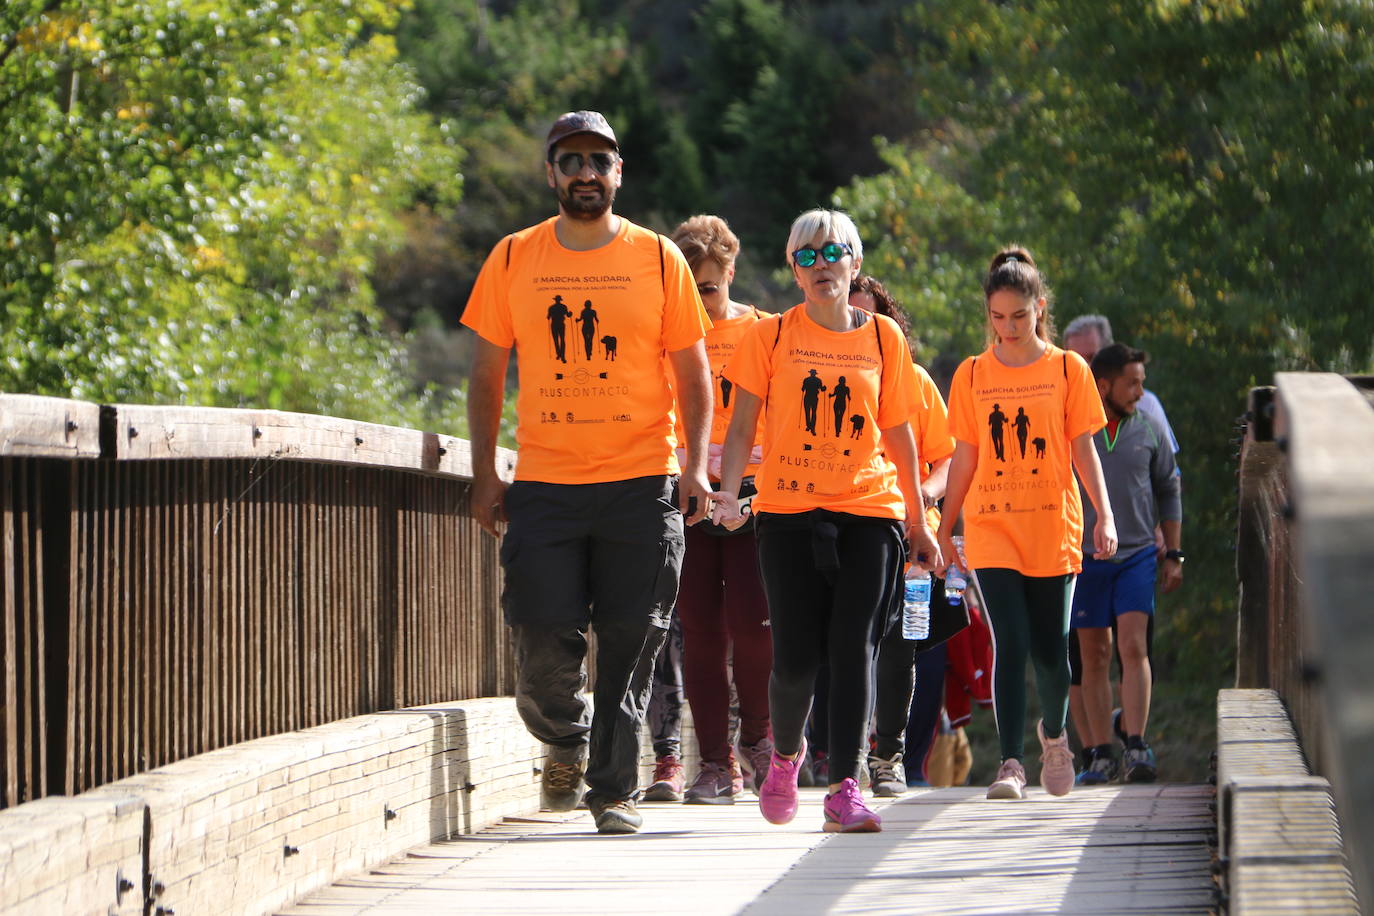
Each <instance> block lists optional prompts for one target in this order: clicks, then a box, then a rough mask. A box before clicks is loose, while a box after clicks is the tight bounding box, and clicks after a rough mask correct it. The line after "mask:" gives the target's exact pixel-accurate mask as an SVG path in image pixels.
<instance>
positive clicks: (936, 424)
mask: <svg viewBox="0 0 1374 916" xmlns="http://www.w3.org/2000/svg"><path fill="white" fill-rule="evenodd" d="M915 372H916V383H917V385H918V386H919V387H920V391H921V406H920V409H919V410H918V411H917V412H916V415H915V416H913V417H912V426H913V427H914V428H915V431H916V443H917V445H918V446H919V448H920V451H921V460H922V461H924V462H926V463H928V464H934V463H935V462H937V461H940V460H942V459H945V458H948V457H949V456H950V455H953V454H954V437H952V436H951V435H950V433H949V411H948V409H946V407H945V399H944V398H942V397H940V389H939V388H937V387H935V380H934V379H933V378H931V377H930V373H929V372H927V371H926V370H925V369H923V368H921V367H920V366H916V367H915Z"/></svg>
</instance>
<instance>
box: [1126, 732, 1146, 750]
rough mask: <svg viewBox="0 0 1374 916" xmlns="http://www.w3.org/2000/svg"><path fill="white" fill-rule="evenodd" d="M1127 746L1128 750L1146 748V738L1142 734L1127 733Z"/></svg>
mask: <svg viewBox="0 0 1374 916" xmlns="http://www.w3.org/2000/svg"><path fill="white" fill-rule="evenodd" d="M1126 748H1127V749H1128V750H1137V751H1143V750H1145V739H1144V738H1143V737H1141V736H1140V735H1127V736H1126Z"/></svg>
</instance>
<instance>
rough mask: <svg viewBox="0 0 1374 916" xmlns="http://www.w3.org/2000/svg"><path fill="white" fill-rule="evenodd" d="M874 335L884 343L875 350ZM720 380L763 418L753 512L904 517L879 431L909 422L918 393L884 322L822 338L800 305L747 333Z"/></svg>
mask: <svg viewBox="0 0 1374 916" xmlns="http://www.w3.org/2000/svg"><path fill="white" fill-rule="evenodd" d="M779 322H781V329H779ZM875 329H876V331H877V332H878V333H881V334H882V335H883V336H882V347H881V349H879V346H878V339H877V334H876V333H875ZM725 374H726V376H728V377H729V379H730V381H732V382H733V383H734V384H735V385H737V386H738V387H740V388H743V389H744V390H745V391H748V392H750V393H751V394H755V395H757V396H759V397H761V398H763V399H764V403H765V407H766V409H767V416H766V418H765V420H764V434H763V463H762V464H761V465H760V467H759V470H758V473H757V474H756V475H755V477H754V481H755V484H756V485H757V487H758V490H759V494H758V496H756V497H754V511H755V512H778V513H796V512H805V511H808V510H810V509H813V508H816V507H824V508H826V509H830V510H832V511H835V512H849V513H852V514H854V515H868V516H874V517H878V518H895V519H901V518H903V517H905V515H906V505H905V502H904V501H903V499H902V493H901V490H899V489H898V487H897V472H896V469H895V468H894V467H893V466H892V464H891V463H890V462H888V461H887V460H886V459H885V458H884V457H883V454H882V442H881V438H882V437H881V431H882V430H884V429H888V428H890V427H893V426H896V425H898V424H900V423H903V422H905V421H906V420H907V419H908V418H910V416H911V415H912V414H913V413H914V412H915V411H916V404H917V402H918V399H919V398H920V393H919V391H918V390H917V385H916V373H915V372H914V371H913V366H912V362H911V353H910V351H909V350H908V349H907V345H906V339H905V338H904V337H903V336H902V332H901V330H900V329H898V327H897V325H896V324H895V323H894V322H893V321H892V319H890V318H887V317H885V316H882V315H870V316H869V321H868V322H866V323H865V324H864V325H863V326H861V327H859V328H856V329H854V330H850V331H831V330H829V329H827V328H824V327H821V326H820V325H818V324H816V322H814V321H812V320H811V318H810V317H809V316H808V315H807V314H806V307H805V306H804V305H799V306H796V307H794V308H792V309H789V310H788V311H787V312H786V313H785V314H783V315H781V316H778V317H769V318H765V319H763V320H762V321H759V322H758V323H756V324H755V325H754V326H753V327H752V328H751V329H750V330H749V333H747V334H746V335H745V336H744V338H743V339H742V340H741V341H740V343H739V348H738V349H737V350H736V351H735V356H734V358H733V359H732V360H731V361H730V363H729V365H728V366H726V368H725ZM823 407H824V409H823Z"/></svg>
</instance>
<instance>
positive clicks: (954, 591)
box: [945, 535, 968, 604]
mask: <svg viewBox="0 0 1374 916" xmlns="http://www.w3.org/2000/svg"><path fill="white" fill-rule="evenodd" d="M953 540H954V556H953V557H951V558H950V561H949V568H948V569H946V570H945V599H946V600H947V601H949V603H950V604H958V603H959V599H961V598H963V597H964V589H966V588H968V576H967V575H966V574H965V572H964V569H963V565H964V538H963V537H962V536H961V535H955V537H954V538H953Z"/></svg>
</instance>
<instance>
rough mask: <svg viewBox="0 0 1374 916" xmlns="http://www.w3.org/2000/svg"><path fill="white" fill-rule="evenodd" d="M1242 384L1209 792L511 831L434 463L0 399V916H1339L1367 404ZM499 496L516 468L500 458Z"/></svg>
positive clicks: (496, 650)
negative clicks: (1228, 655)
mask: <svg viewBox="0 0 1374 916" xmlns="http://www.w3.org/2000/svg"><path fill="white" fill-rule="evenodd" d="M1367 391H1368V388H1367V386H1366V383H1365V381H1364V380H1360V379H1351V380H1348V379H1343V378H1341V377H1337V376H1323V375H1295V374H1285V375H1281V376H1280V377H1279V378H1278V384H1277V385H1276V386H1275V387H1274V388H1272V389H1257V390H1256V392H1255V393H1254V396H1253V403H1252V405H1251V412H1250V417H1249V419H1250V422H1249V429H1248V433H1247V439H1246V446H1245V451H1244V454H1243V457H1242V475H1241V487H1240V496H1241V516H1240V527H1239V534H1238V554H1239V559H1238V569H1239V570H1240V572H1241V574H1242V575H1241V613H1240V620H1239V626H1238V633H1239V643H1238V658H1239V665H1238V668H1239V678H1238V684H1237V686H1238V687H1240V688H1245V689H1241V690H1237V691H1223V693H1222V696H1221V697H1220V698H1219V701H1218V748H1217V750H1218V768H1217V784H1216V786H1215V787H1213V786H1210V785H1201V786H1188V785H1159V786H1119V787H1102V788H1095V789H1087V790H1085V789H1079V790H1075V792H1073V793H1072V794H1071V795H1070V796H1068V797H1066V798H1063V799H1056V798H1050V797H1048V796H1045V795H1043V793H1041V792H1040V791H1039V790H1038V788H1033V789H1032V792H1031V796H1030V797H1029V798H1028V799H1026V800H1025V801H1023V802H1019V803H1017V802H1013V803H1005V802H1002V803H997V802H989V801H987V800H986V799H984V798H982V797H981V796H982V791H981V789H945V790H918V791H915V792H913V793H911V794H909V795H908V796H906V797H905V798H903V799H900V800H898V801H896V802H894V803H892V804H889V805H887V807H885V808H884V809H883V810H882V814H883V816H884V819H885V829H884V831H883V832H882V833H880V834H876V835H872V836H832V835H825V834H822V833H820V832H819V830H818V826H819V823H820V815H819V801H818V798H815V797H808V799H807V801H806V802H805V803H804V805H803V808H802V812H801V813H800V814H799V816H798V818H797V820H796V821H795V822H794V823H793V824H791V825H788V826H787V827H783V828H778V827H772V826H770V825H767V824H766V823H764V822H763V820H762V818H761V817H760V816H759V815H758V812H757V808H756V806H755V805H754V804H752V803H741V804H739V805H736V806H733V807H730V808H724V809H721V808H714V807H707V808H703V809H696V808H690V807H683V806H660V805H655V806H648V805H646V806H645V813H646V828H645V830H644V832H642V833H641V834H638V835H635V836H631V837H592V836H588V834H590V833H592V832H593V831H592V828H591V825H590V821H589V820H588V818H587V816H586V815H585V813H580V814H579V813H574V814H569V815H556V816H555V815H539V814H538V813H537V795H538V768H539V766H540V764H541V760H542V752H541V749H540V748H539V747H537V746H535V745H534V743H533V742H532V740H531V739H530V738H529V736H528V734H527V733H525V731H524V729H523V728H522V727H521V726H520V723H519V720H518V717H517V716H516V715H515V713H514V710H513V703H512V701H511V700H510V699H509V695H510V692H511V672H512V668H511V660H510V653H509V647H508V644H507V642H506V634H505V632H504V628H503V627H502V626H501V625H500V622H499V614H498V613H497V612H496V610H495V608H496V596H497V591H498V580H499V570H498V566H497V561H496V550H495V546H496V545H495V542H494V541H492V540H491V539H489V538H486V537H485V536H483V535H482V534H481V532H480V531H479V530H478V529H477V526H476V524H475V522H474V521H473V519H472V517H471V515H470V513H469V511H468V507H467V502H466V500H467V493H468V485H469V480H470V471H471V468H470V463H469V460H468V455H467V445H466V443H465V442H463V441H462V440H458V439H453V438H450V437H446V436H437V435H434V434H429V433H421V432H417V431H413V430H400V429H393V428H388V427H380V426H374V425H370V424H359V423H353V422H349V421H343V420H335V419H331V418H324V417H310V416H302V415H292V414H283V413H278V412H274V411H250V410H197V409H187V408H152V407H141V406H125V405H94V404H85V403H80V402H71V401H60V400H55V399H49V398H34V397H24V396H0V510H3V518H2V520H0V523H2V525H3V527H0V550H3V561H2V562H0V596H2V597H3V618H2V619H0V645H2V648H3V652H4V657H3V661H4V664H3V667H0V678H3V683H2V684H0V689H3V690H4V691H5V696H6V707H5V715H4V716H3V717H2V718H0V751H2V752H0V804H3V806H4V807H5V810H4V811H0V876H3V880H0V912H16V913H20V912H22V913H44V914H47V913H59V912H60V913H130V914H133V913H139V914H145V916H169V914H173V913H177V912H180V913H182V914H183V916H184V914H186V913H215V912H223V913H290V914H306V913H324V912H329V913H355V912H356V913H400V912H410V913H415V912H427V913H428V912H435V913H438V912H457V911H459V910H462V911H463V912H498V913H499V912H503V911H505V910H508V909H509V910H515V909H517V908H518V909H519V910H520V911H522V912H529V911H534V912H545V911H547V912H559V913H562V912H583V911H595V912H606V911H611V910H618V911H628V912H653V913H658V912H677V911H686V910H691V911H692V912H694V913H714V912H751V913H771V912H779V913H783V912H786V913H796V912H803V913H821V912H826V913H831V912H836V913H838V912H866V913H867V912H877V913H881V912H902V913H909V912H922V913H926V912H928V913H1002V912H1016V913H1019V912H1077V911H1090V912H1113V913H1174V912H1178V913H1191V912H1223V911H1224V912H1231V913H1237V914H1240V913H1247V914H1248V913H1261V912H1265V913H1267V912H1273V913H1298V912H1312V913H1316V912H1321V913H1357V912H1359V911H1360V910H1359V906H1358V902H1357V901H1358V900H1365V901H1368V900H1371V899H1374V887H1371V885H1370V882H1371V877H1372V876H1374V869H1371V865H1370V858H1371V853H1370V849H1371V848H1374V846H1371V843H1374V820H1371V819H1372V818H1374V777H1371V775H1370V771H1369V768H1368V766H1367V765H1365V761H1367V760H1369V759H1370V752H1371V751H1374V677H1371V676H1370V674H1369V673H1368V669H1369V661H1368V660H1369V659H1370V658H1374V615H1371V614H1370V613H1369V598H1368V595H1369V594H1370V593H1371V588H1370V586H1371V584H1374V563H1371V559H1374V557H1372V556H1371V555H1372V554H1374V475H1370V474H1369V473H1368V472H1367V470H1366V468H1367V464H1368V456H1369V455H1370V454H1374V409H1371V407H1370V404H1369V402H1368V399H1367V397H1366V394H1367ZM504 457H505V459H506V460H507V463H508V466H512V465H513V456H511V455H505V456H504Z"/></svg>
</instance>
